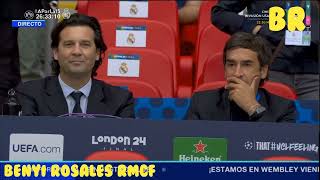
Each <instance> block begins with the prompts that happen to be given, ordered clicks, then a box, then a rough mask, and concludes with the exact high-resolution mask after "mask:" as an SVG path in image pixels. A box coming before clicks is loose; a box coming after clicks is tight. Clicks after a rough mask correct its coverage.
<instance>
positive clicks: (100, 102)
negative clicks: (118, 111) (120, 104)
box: [87, 79, 113, 115]
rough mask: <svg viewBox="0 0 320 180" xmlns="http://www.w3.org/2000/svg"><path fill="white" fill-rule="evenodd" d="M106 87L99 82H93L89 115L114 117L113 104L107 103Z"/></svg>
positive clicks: (88, 109)
mask: <svg viewBox="0 0 320 180" xmlns="http://www.w3.org/2000/svg"><path fill="white" fill-rule="evenodd" d="M104 88H105V87H104V86H102V85H101V84H100V83H99V82H98V81H96V80H94V79H93V80H92V87H91V91H90V94H89V98H88V106H87V114H107V115H113V113H112V104H109V103H108V101H107V98H108V97H106V94H105V92H104Z"/></svg>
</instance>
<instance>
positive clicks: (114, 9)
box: [77, 0, 179, 35]
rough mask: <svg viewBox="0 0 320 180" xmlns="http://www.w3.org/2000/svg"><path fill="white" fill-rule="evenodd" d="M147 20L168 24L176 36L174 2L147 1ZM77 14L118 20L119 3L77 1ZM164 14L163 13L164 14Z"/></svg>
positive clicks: (107, 0)
mask: <svg viewBox="0 0 320 180" xmlns="http://www.w3.org/2000/svg"><path fill="white" fill-rule="evenodd" d="M148 3H149V4H148V8H149V10H148V18H147V19H149V20H156V21H159V22H162V23H165V24H168V25H169V26H170V27H171V28H172V29H173V30H174V32H175V34H176V35H178V32H179V28H178V27H179V22H178V8H177V3H176V2H175V1H148ZM77 10H78V12H79V13H82V14H87V15H90V16H94V17H96V18H97V19H99V20H105V19H116V18H119V1H109V0H105V1H102V0H98V1H93V0H90V1H89V0H78V5H77ZM164 12H165V13H164Z"/></svg>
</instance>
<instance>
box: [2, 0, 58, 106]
mask: <svg viewBox="0 0 320 180" xmlns="http://www.w3.org/2000/svg"><path fill="white" fill-rule="evenodd" d="M54 4H56V1H52V0H28V1H23V0H9V1H2V2H1V6H0V22H1V26H0V35H1V38H0V108H2V104H3V103H5V102H6V99H7V97H8V90H9V89H11V88H14V87H16V86H17V85H18V84H19V82H20V81H21V76H20V68H19V48H18V41H17V38H18V28H14V27H12V25H11V21H12V20H23V19H25V16H24V13H25V12H26V11H27V10H32V11H34V10H35V9H49V8H50V6H53V5H54ZM0 111H1V110H0Z"/></svg>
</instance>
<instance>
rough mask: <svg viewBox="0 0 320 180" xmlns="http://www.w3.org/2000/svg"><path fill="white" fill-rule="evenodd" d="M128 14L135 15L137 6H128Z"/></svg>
mask: <svg viewBox="0 0 320 180" xmlns="http://www.w3.org/2000/svg"><path fill="white" fill-rule="evenodd" d="M129 13H130V14H131V15H137V13H138V8H137V5H135V4H132V5H131V6H130V10H129Z"/></svg>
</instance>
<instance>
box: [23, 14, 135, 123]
mask: <svg viewBox="0 0 320 180" xmlns="http://www.w3.org/2000/svg"><path fill="white" fill-rule="evenodd" d="M101 33H102V31H101V28H100V25H99V22H98V20H97V19H96V18H94V17H89V16H85V15H80V14H73V15H71V17H70V18H69V19H65V20H63V21H62V22H60V23H59V24H58V25H57V26H56V27H55V28H54V30H53V32H52V34H51V39H52V43H51V47H52V49H53V56H54V61H53V64H52V65H53V71H54V73H55V75H56V76H53V77H46V78H44V79H40V80H35V81H29V82H26V83H24V84H21V85H20V86H19V87H18V88H17V95H18V101H19V102H20V104H21V105H22V115H35V116H59V115H63V114H67V113H87V114H106V115H113V116H120V117H132V118H133V117H134V108H133V103H134V100H133V98H132V93H131V92H129V91H127V90H123V89H121V88H119V87H113V86H111V85H109V84H106V83H104V82H102V81H99V80H95V79H93V78H92V77H93V76H95V75H96V70H97V68H98V67H99V66H100V64H101V62H102V55H103V54H104V52H105V51H106V49H107V47H106V45H105V44H104V41H103V38H102V34H101Z"/></svg>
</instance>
